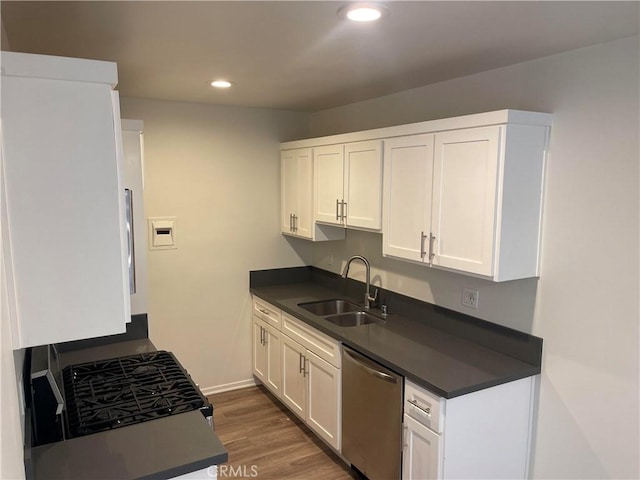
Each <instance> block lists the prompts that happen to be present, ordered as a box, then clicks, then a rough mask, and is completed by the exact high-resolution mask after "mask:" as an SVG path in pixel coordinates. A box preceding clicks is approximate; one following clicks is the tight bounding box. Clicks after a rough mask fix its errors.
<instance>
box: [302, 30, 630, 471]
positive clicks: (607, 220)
mask: <svg viewBox="0 0 640 480" xmlns="http://www.w3.org/2000/svg"><path fill="white" fill-rule="evenodd" d="M638 58H639V48H638V37H632V38H627V39H622V40H619V41H615V42H611V43H607V44H601V45H596V46H593V47H589V48H583V49H579V50H574V51H570V52H566V53H563V54H559V55H555V56H551V57H547V58H543V59H539V60H536V61H531V62H527V63H522V64H518V65H513V66H510V67H506V68H502V69H498V70H494V71H490V72H485V73H481V74H477V75H472V76H468V77H463V78H458V79H455V80H451V81H446V82H442V83H439V84H435V85H431V86H426V87H422V88H418V89H414V90H410V91H406V92H403V93H399V94H396V95H390V96H387V97H382V98H378V99H375V100H371V101H366V102H361V103H356V104H352V105H347V106H344V107H340V108H335V109H331V110H326V111H322V112H318V113H315V114H313V115H312V116H311V129H312V131H311V136H320V135H328V134H333V133H343V132H348V131H356V130H364V129H368V128H373V127H380V126H388V125H395V124H402V123H410V122H414V121H421V120H429V119H435V118H441V117H450V116H455V115H461V114H469V113H477V112H482V111H489V110H497V109H502V108H515V109H522V110H534V111H542V112H550V113H553V114H554V123H553V128H552V134H551V141H550V148H551V150H550V155H549V161H548V165H547V172H546V192H545V200H544V201H545V206H544V220H543V237H542V264H541V276H540V279H539V280H538V281H536V280H519V281H513V282H507V283H505V284H498V285H493V284H491V283H489V282H484V281H481V280H477V279H473V278H471V277H464V276H461V275H456V274H451V273H447V272H438V271H435V270H428V269H427V268H422V267H419V266H414V265H410V264H407V263H403V262H399V261H394V260H387V259H383V258H382V257H381V239H380V236H379V235H376V234H370V233H362V232H349V234H348V238H347V241H346V242H344V243H342V244H338V243H333V244H325V245H320V244H319V245H315V246H314V251H313V262H314V264H315V265H318V266H320V267H322V268H327V269H330V270H333V271H336V272H337V271H338V270H339V269H340V268H341V266H342V264H343V263H344V260H345V259H346V257H347V256H348V255H351V254H355V253H360V254H364V255H367V256H369V257H370V258H371V260H372V268H373V273H374V274H375V275H376V276H377V277H378V281H382V284H383V286H386V287H387V288H391V289H392V290H396V291H399V292H402V293H405V294H407V295H410V296H414V297H417V298H420V299H423V300H426V301H429V302H434V303H436V304H439V305H443V306H445V307H449V308H452V309H456V310H460V311H466V313H471V314H474V315H477V316H480V317H482V318H485V319H488V320H490V321H493V322H495V323H499V324H502V325H507V326H511V327H514V328H517V329H520V330H525V331H528V332H532V333H533V334H535V335H538V336H540V337H542V338H544V358H543V372H542V375H541V382H540V396H539V412H538V416H537V420H536V424H535V427H536V431H537V433H536V437H535V444H534V447H535V457H534V461H533V465H532V474H533V476H534V477H535V478H581V479H583V478H640V469H639V466H638V451H640V443H639V440H638V425H639V421H640V417H639V395H638V392H639V390H640V385H639V382H638V378H639V377H638V373H639V371H638V370H639V345H638V342H639V325H640V322H639V318H640V313H639V290H640V285H639V280H638V275H639V255H638V254H639V244H640V242H639V228H640V227H639V217H640V215H639V156H640V154H639V148H638V132H639V128H640V126H639V121H638V111H639V96H638V90H639V86H640V79H639V65H638ZM331 256H333V264H331V265H330V264H329V260H330V258H331ZM467 286H471V287H475V288H478V289H479V291H480V296H479V309H478V310H477V311H475V312H474V311H471V310H465V308H466V307H462V306H461V304H460V296H461V290H462V288H463V287H467Z"/></svg>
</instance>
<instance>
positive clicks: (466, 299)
mask: <svg viewBox="0 0 640 480" xmlns="http://www.w3.org/2000/svg"><path fill="white" fill-rule="evenodd" d="M462 305H464V306H466V307H470V308H473V309H477V308H478V290H473V289H472V288H463V289H462Z"/></svg>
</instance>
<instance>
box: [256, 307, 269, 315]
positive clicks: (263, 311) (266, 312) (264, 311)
mask: <svg viewBox="0 0 640 480" xmlns="http://www.w3.org/2000/svg"><path fill="white" fill-rule="evenodd" d="M258 310H259V311H261V312H262V313H264V314H265V315H269V312H268V311H267V310H263V309H261V308H259V309H258Z"/></svg>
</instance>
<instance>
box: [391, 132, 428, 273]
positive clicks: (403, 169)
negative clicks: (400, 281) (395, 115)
mask: <svg viewBox="0 0 640 480" xmlns="http://www.w3.org/2000/svg"><path fill="white" fill-rule="evenodd" d="M433 145H434V143H433V135H412V136H409V137H399V138H392V139H389V140H385V145H384V172H385V174H384V192H385V197H384V203H385V207H384V209H385V210H384V211H385V214H384V228H383V232H384V233H383V244H382V252H383V254H384V255H390V256H394V257H398V258H404V259H407V260H412V261H415V262H424V261H425V260H426V261H427V262H428V261H429V259H428V258H426V259H425V257H426V250H425V242H426V241H428V239H427V238H426V237H428V235H429V231H430V228H431V186H432V183H433Z"/></svg>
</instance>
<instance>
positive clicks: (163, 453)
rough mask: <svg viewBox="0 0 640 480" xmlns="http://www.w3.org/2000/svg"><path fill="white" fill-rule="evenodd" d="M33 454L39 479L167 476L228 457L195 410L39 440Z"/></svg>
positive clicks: (224, 460) (203, 466) (36, 475)
mask: <svg viewBox="0 0 640 480" xmlns="http://www.w3.org/2000/svg"><path fill="white" fill-rule="evenodd" d="M31 455H32V458H33V468H34V476H35V478H36V479H37V480H40V479H69V480H71V479H78V480H87V479H93V480H99V479H105V480H106V479H109V480H114V479H118V480H125V479H134V478H135V479H152V478H154V479H155V478H158V479H160V478H171V477H175V476H178V475H183V474H185V473H189V472H193V471H197V470H201V469H204V468H207V467H209V466H210V465H217V464H220V463H224V462H226V461H227V451H226V450H225V448H224V446H223V445H222V443H221V442H220V440H219V439H218V437H217V435H216V434H215V432H214V431H213V430H212V429H211V427H209V425H208V424H207V422H206V421H205V420H204V417H203V416H202V413H200V411H198V410H196V411H192V412H189V413H181V414H179V415H172V416H170V417H164V418H159V419H157V420H152V421H149V422H143V423H138V424H136V425H131V426H128V427H123V428H116V429H114V430H109V431H107V432H100V433H96V434H93V435H86V436H84V437H79V438H73V439H71V440H66V441H64V442H57V443H50V444H48V445H42V446H40V447H36V448H34V449H32V450H31Z"/></svg>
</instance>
